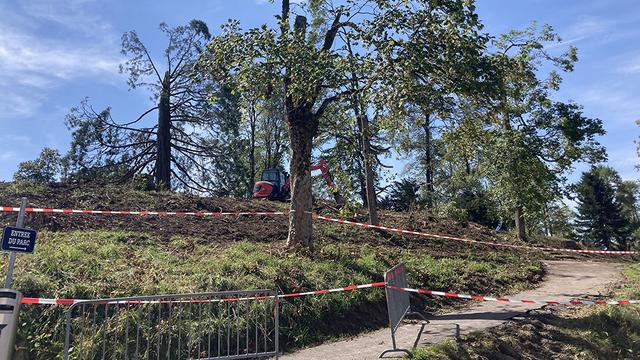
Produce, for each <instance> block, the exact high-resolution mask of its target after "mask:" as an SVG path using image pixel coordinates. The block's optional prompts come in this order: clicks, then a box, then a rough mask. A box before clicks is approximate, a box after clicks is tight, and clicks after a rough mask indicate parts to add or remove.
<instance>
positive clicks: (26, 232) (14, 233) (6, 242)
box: [2, 226, 36, 253]
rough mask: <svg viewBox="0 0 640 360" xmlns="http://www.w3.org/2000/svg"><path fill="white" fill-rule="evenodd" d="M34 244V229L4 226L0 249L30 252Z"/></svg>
mask: <svg viewBox="0 0 640 360" xmlns="http://www.w3.org/2000/svg"><path fill="white" fill-rule="evenodd" d="M35 246H36V231H35V230H31V229H21V228H17V227H11V226H5V227H4V231H3V233H2V250H4V251H17V252H24V253H32V252H33V249H34V248H35Z"/></svg>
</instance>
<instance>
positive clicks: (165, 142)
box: [154, 71, 171, 190]
mask: <svg viewBox="0 0 640 360" xmlns="http://www.w3.org/2000/svg"><path fill="white" fill-rule="evenodd" d="M162 88H163V89H162V92H161V93H160V100H159V102H158V130H157V149H156V150H157V158H156V166H155V174H154V178H155V179H154V180H155V183H156V186H157V187H158V188H160V189H167V190H170V189H171V107H170V97H171V92H170V88H169V72H168V71H167V72H166V73H165V75H164V81H163V82H162Z"/></svg>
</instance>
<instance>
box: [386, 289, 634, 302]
mask: <svg viewBox="0 0 640 360" xmlns="http://www.w3.org/2000/svg"><path fill="white" fill-rule="evenodd" d="M389 288H391V289H396V290H399V291H406V292H414V293H418V294H423V295H432V296H445V297H453V298H458V299H466V300H474V301H493V302H501V303H512V304H514V303H515V304H539V305H631V304H640V300H566V301H556V300H519V299H508V298H503V297H489V296H478V295H465V294H456V293H451V292H445V291H434V290H423V289H412V288H403V287H392V286H389Z"/></svg>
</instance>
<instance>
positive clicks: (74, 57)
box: [0, 27, 119, 87]
mask: <svg viewBox="0 0 640 360" xmlns="http://www.w3.org/2000/svg"><path fill="white" fill-rule="evenodd" d="M114 50H115V49H114ZM118 63H119V58H118V57H116V56H114V55H105V54H104V49H103V48H101V47H99V46H98V47H85V48H82V47H77V46H74V45H71V44H63V43H61V42H60V41H57V40H45V39H40V38H38V37H36V36H32V35H28V34H23V33H18V32H15V31H13V30H12V29H7V28H1V27H0V67H2V68H3V69H4V71H3V72H4V74H2V75H0V85H9V84H7V83H5V82H6V81H11V82H18V83H21V84H23V85H27V86H34V87H46V86H47V85H50V81H51V78H57V79H61V80H68V79H71V78H74V77H79V76H94V75H105V74H117V72H118Z"/></svg>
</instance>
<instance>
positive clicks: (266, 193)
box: [253, 159, 344, 207]
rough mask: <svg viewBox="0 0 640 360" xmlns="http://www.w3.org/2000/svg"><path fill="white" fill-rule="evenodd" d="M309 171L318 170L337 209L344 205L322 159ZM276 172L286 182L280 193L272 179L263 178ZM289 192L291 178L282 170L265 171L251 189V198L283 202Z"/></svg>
mask: <svg viewBox="0 0 640 360" xmlns="http://www.w3.org/2000/svg"><path fill="white" fill-rule="evenodd" d="M309 170H311V171H315V170H320V172H322V177H323V178H324V181H325V182H326V183H327V186H328V187H329V191H330V192H331V194H332V195H333V198H334V200H335V202H336V205H338V206H339V207H340V206H342V205H344V198H343V197H342V194H340V192H339V191H338V188H337V187H336V185H335V183H334V182H333V178H332V177H331V173H330V172H329V167H328V166H327V162H326V161H325V160H324V159H320V162H319V163H318V165H311V166H310V167H309ZM276 172H277V173H278V174H284V175H286V181H285V182H284V186H282V185H280V186H282V191H280V190H279V188H278V186H274V181H273V180H272V179H267V178H265V174H272V173H276ZM284 175H283V176H284ZM273 176H275V175H273ZM280 184H282V183H280ZM290 191H291V178H290V177H289V176H288V174H286V173H284V172H283V171H282V170H277V169H267V170H265V171H264V172H263V175H262V180H260V181H258V182H257V183H256V184H255V186H254V189H253V197H254V198H268V199H271V200H274V199H280V200H285V199H286V198H287V196H288V194H289V192H290Z"/></svg>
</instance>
